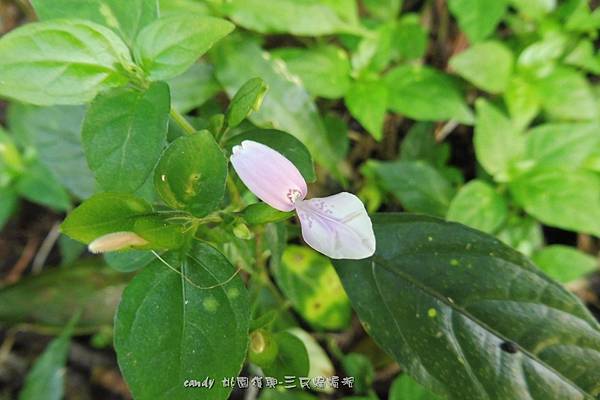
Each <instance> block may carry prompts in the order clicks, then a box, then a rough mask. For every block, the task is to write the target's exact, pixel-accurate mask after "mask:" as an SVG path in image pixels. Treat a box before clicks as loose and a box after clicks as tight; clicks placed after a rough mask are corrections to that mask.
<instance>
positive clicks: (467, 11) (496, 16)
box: [448, 0, 527, 42]
mask: <svg viewBox="0 0 600 400" xmlns="http://www.w3.org/2000/svg"><path fill="white" fill-rule="evenodd" d="M526 1H527V0H526ZM448 7H449V8H450V11H451V12H452V14H453V15H454V16H455V17H456V18H457V19H458V24H459V26H460V28H461V30H462V31H464V32H465V33H466V34H467V37H468V38H469V40H470V41H471V42H479V41H481V40H483V39H485V38H486V37H488V36H489V35H490V34H491V33H492V32H493V31H494V30H495V29H496V26H497V25H498V23H499V22H500V21H501V19H502V17H503V16H504V13H505V12H506V8H507V3H506V0H494V1H489V0H450V1H449V2H448Z"/></svg>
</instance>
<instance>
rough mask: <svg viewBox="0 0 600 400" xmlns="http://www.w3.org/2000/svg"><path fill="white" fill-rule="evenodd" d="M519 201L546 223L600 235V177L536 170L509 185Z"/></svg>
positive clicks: (566, 171) (587, 173)
mask: <svg viewBox="0 0 600 400" xmlns="http://www.w3.org/2000/svg"><path fill="white" fill-rule="evenodd" d="M510 190H511V193H512V194H513V196H514V197H515V199H516V201H517V202H518V203H519V204H520V205H521V206H522V207H523V208H524V209H525V211H527V212H528V213H529V214H531V215H533V216H534V217H536V218H537V219H539V220H540V221H541V222H543V223H544V224H547V225H550V226H555V227H559V228H563V229H568V230H573V231H576V232H585V233H590V234H594V235H596V236H600V177H598V176H597V174H593V173H589V172H584V171H568V170H562V169H534V170H533V171H530V172H528V173H525V174H523V175H521V176H520V177H518V178H517V179H516V180H515V181H514V182H511V183H510Z"/></svg>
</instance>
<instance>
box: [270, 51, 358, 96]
mask: <svg viewBox="0 0 600 400" xmlns="http://www.w3.org/2000/svg"><path fill="white" fill-rule="evenodd" d="M273 57H275V58H279V59H282V60H283V61H285V63H286V65H287V67H288V69H289V71H290V72H291V73H292V74H294V75H297V76H298V77H300V80H301V81H302V84H303V85H304V87H305V88H306V90H308V93H310V94H311V95H313V96H315V97H324V98H327V99H337V98H340V97H342V96H344V94H345V93H346V92H347V91H348V88H349V87H350V72H351V71H350V61H349V60H348V55H347V54H346V53H345V52H344V51H343V50H342V49H340V48H339V47H336V46H333V45H322V46H317V47H312V48H308V49H301V48H298V47H287V48H279V49H276V50H275V51H274V52H273Z"/></svg>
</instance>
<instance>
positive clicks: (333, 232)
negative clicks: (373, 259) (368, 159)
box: [231, 140, 375, 260]
mask: <svg viewBox="0 0 600 400" xmlns="http://www.w3.org/2000/svg"><path fill="white" fill-rule="evenodd" d="M231 163H232V164H233V168H234V169H235V171H236V172H237V174H238V176H239V177H240V179H241V180H242V181H243V182H244V184H245V185H246V186H247V187H248V189H250V191H252V193H254V194H255V195H256V196H257V197H258V198H260V199H261V200H262V201H264V202H265V203H267V204H269V205H270V206H271V207H273V208H275V209H277V210H280V211H292V210H296V213H297V214H298V218H299V220H300V225H301V228H302V237H303V238H304V241H305V242H306V243H308V245H310V246H311V247H312V248H314V249H315V250H317V251H319V252H321V253H323V254H325V255H326V256H328V257H330V258H335V259H340V258H346V259H353V260H358V259H362V258H367V257H370V256H372V255H373V253H374V252H375V234H374V233H373V225H372V223H371V219H370V218H369V215H368V214H367V211H366V210H365V206H364V205H363V203H362V202H361V201H360V199H359V198H358V197H356V196H355V195H353V194H351V193H347V192H342V193H338V194H335V195H333V196H329V197H323V198H313V199H309V200H305V197H306V194H307V191H308V190H307V187H306V181H305V180H304V178H303V177H302V175H301V174H300V171H298V169H297V168H296V166H295V165H294V164H292V162H291V161H290V160H288V159H287V158H285V157H284V156H283V155H282V154H281V153H279V152H277V151H275V150H273V149H272V148H270V147H268V146H265V145H264V144H261V143H257V142H254V141H251V140H244V141H243V142H242V143H241V144H240V145H237V146H234V147H233V150H232V155H231Z"/></svg>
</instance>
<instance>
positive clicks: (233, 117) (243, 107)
mask: <svg viewBox="0 0 600 400" xmlns="http://www.w3.org/2000/svg"><path fill="white" fill-rule="evenodd" d="M268 89H269V87H268V86H267V84H266V83H265V82H264V81H263V80H262V79H260V78H253V79H250V80H248V82H246V83H244V84H243V85H242V87H241V88H240V89H239V90H238V91H237V92H236V94H235V95H234V96H233V98H232V99H231V103H230V104H229V107H228V108H227V112H226V114H225V119H226V120H227V125H229V127H231V128H233V127H236V126H238V125H239V124H240V123H241V122H242V121H243V120H244V119H245V118H246V117H247V116H248V115H250V113H252V111H258V110H260V106H261V104H262V101H263V99H264V97H265V94H266V93H267V90H268Z"/></svg>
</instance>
